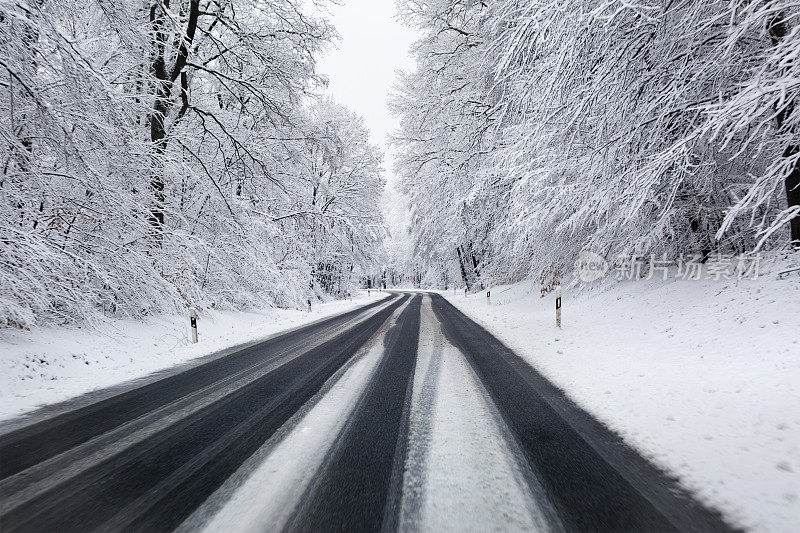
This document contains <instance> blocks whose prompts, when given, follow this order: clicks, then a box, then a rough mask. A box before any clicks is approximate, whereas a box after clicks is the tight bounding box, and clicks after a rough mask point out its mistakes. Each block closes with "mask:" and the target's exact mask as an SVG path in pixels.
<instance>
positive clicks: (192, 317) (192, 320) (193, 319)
mask: <svg viewBox="0 0 800 533" xmlns="http://www.w3.org/2000/svg"><path fill="white" fill-rule="evenodd" d="M189 325H190V326H191V327H192V343H193V344H197V310H196V309H195V308H194V307H190V308H189Z"/></svg>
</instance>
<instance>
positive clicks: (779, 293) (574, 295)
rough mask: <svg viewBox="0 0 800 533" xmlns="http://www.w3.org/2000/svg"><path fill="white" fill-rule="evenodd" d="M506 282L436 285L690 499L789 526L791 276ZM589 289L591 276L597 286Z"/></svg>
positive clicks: (798, 496) (793, 397)
mask: <svg viewBox="0 0 800 533" xmlns="http://www.w3.org/2000/svg"><path fill="white" fill-rule="evenodd" d="M796 263H798V261H797V258H796V257H795V258H789V259H788V260H787V259H783V260H774V261H772V262H769V263H768V264H766V265H762V271H761V277H759V278H758V279H756V280H739V281H738V282H737V281H730V280H729V281H725V280H720V281H713V280H697V281H693V280H675V279H669V280H666V281H664V280H661V279H659V280H640V281H626V282H616V281H613V280H612V281H609V280H606V281H601V282H595V285H594V286H590V287H587V286H586V285H583V288H582V289H581V290H577V288H571V289H570V288H567V289H565V290H564V295H563V328H562V329H560V330H559V329H557V328H556V327H555V311H554V295H553V294H552V293H550V294H548V295H547V296H545V297H544V298H542V297H540V295H539V287H538V285H535V286H534V285H533V284H530V283H518V284H515V285H510V286H499V287H492V288H491V302H487V298H486V294H485V292H484V293H480V294H473V295H470V296H468V297H465V296H464V295H463V293H458V294H454V293H453V292H450V293H447V294H445V295H446V297H447V298H448V299H449V300H450V301H451V302H452V303H453V304H454V305H456V306H457V307H458V308H459V309H460V310H462V311H463V312H465V313H467V314H468V315H469V316H470V317H472V318H473V319H474V320H476V321H477V322H479V323H481V324H482V325H484V326H485V327H487V329H489V330H490V331H491V332H493V333H494V334H495V335H497V336H498V338H500V339H501V340H503V341H504V342H505V343H506V344H507V345H508V346H509V347H510V348H512V349H514V350H515V351H516V352H517V353H518V354H520V355H521V356H523V357H524V358H525V359H526V360H527V361H528V362H530V363H531V364H532V365H533V366H534V367H535V368H536V369H537V370H539V371H540V372H542V373H543V374H544V375H545V376H547V377H548V378H549V379H550V380H551V381H553V382H554V383H555V384H556V385H557V386H559V387H561V388H562V389H563V390H565V391H566V392H567V394H568V395H569V396H570V397H571V398H572V399H573V400H574V401H576V402H577V403H578V404H579V405H581V406H582V407H583V408H585V409H586V410H588V411H589V412H591V413H592V414H594V415H595V416H596V417H598V418H599V419H601V420H602V421H604V422H605V423H606V424H607V425H608V426H609V427H611V428H612V429H614V430H615V431H617V432H618V433H620V434H621V435H622V436H623V437H624V438H625V439H626V441H628V442H629V443H630V444H632V445H633V446H634V447H636V448H637V449H639V450H640V451H642V452H643V453H644V454H645V455H646V456H647V457H649V458H651V460H653V461H654V462H655V463H656V464H658V465H660V466H662V467H664V468H666V469H667V470H669V471H671V472H673V473H674V474H676V475H677V476H678V477H679V478H680V480H681V483H682V484H683V485H684V486H685V487H687V488H688V489H690V490H691V491H692V492H694V493H695V494H697V495H698V496H699V498H700V499H701V500H703V501H705V502H707V503H710V504H712V505H713V506H715V507H717V508H719V509H721V510H722V511H723V512H724V513H725V514H726V515H727V516H728V517H729V518H730V519H732V520H733V521H735V522H737V523H739V524H741V525H743V526H745V527H748V528H752V529H753V530H756V531H786V532H789V531H797V528H798V527H800V274H799V273H793V274H790V275H787V276H784V279H778V276H777V273H778V272H779V271H781V270H783V269H786V268H788V267H789V266H790V265H795V266H796ZM598 284H599V285H598Z"/></svg>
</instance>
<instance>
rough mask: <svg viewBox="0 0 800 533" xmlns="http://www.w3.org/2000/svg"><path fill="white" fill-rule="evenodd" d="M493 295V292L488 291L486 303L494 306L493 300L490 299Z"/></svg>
mask: <svg viewBox="0 0 800 533" xmlns="http://www.w3.org/2000/svg"><path fill="white" fill-rule="evenodd" d="M491 295H492V293H491V291H486V303H487V304H488V305H492V300H491V298H490V296H491Z"/></svg>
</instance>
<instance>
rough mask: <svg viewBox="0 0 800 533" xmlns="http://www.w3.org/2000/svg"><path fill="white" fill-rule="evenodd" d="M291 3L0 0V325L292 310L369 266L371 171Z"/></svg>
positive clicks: (373, 200)
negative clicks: (191, 309)
mask: <svg viewBox="0 0 800 533" xmlns="http://www.w3.org/2000/svg"><path fill="white" fill-rule="evenodd" d="M309 7H315V6H314V2H308V1H303V0H270V1H268V2H264V1H260V0H135V1H111V0H24V1H20V0H0V67H1V68H0V108H1V109H2V110H3V115H4V116H3V117H2V120H0V134H1V135H2V143H3V146H2V149H0V155H1V156H2V176H0V264H1V266H0V320H1V321H2V322H3V323H4V324H5V325H6V326H15V327H27V326H29V325H31V324H34V323H47V322H63V321H72V320H75V319H77V320H90V321H91V320H92V319H96V318H97V317H100V316H102V315H107V316H110V315H116V316H142V315H144V314H149V313H154V312H170V311H175V310H179V309H181V308H184V307H185V306H187V305H190V304H191V305H195V306H198V307H227V308H236V307H239V308H241V307H249V306H262V307H263V306H267V305H280V306H293V305H294V306H299V305H301V303H302V304H304V302H305V300H306V298H308V297H313V295H314V293H317V294H318V295H319V294H320V292H321V291H327V292H331V293H345V292H346V291H347V290H349V289H350V288H351V286H353V285H355V284H357V283H359V281H360V279H361V277H363V276H364V275H365V274H367V273H369V272H372V271H374V270H375V269H376V265H378V264H379V263H380V261H381V254H382V253H383V252H382V250H383V243H382V241H383V238H384V234H385V224H384V222H383V219H382V217H381V214H380V209H379V205H378V203H379V198H380V194H381V191H382V190H383V181H384V178H383V176H382V171H381V164H382V161H381V160H382V154H381V153H380V151H379V149H378V148H377V147H375V146H373V145H371V144H370V143H369V141H368V132H367V130H366V128H365V126H364V124H363V121H362V120H361V118H359V117H358V116H356V115H355V114H353V113H352V112H351V111H348V110H347V109H345V108H343V107H341V106H339V105H337V104H336V103H334V102H332V101H329V100H327V99H325V98H321V97H320V96H319V94H320V92H321V91H320V90H319V89H320V87H322V85H323V80H322V79H321V78H320V76H319V74H318V73H317V72H316V66H315V54H318V53H319V51H320V49H321V48H323V47H324V46H326V44H327V43H328V42H329V41H330V40H331V39H332V38H333V37H334V35H335V30H334V28H332V27H331V26H330V25H329V24H328V23H327V22H326V21H325V20H323V19H322V18H320V17H318V16H317V15H315V13H317V12H318V11H317V10H313V11H310V10H309V9H308V8H309Z"/></svg>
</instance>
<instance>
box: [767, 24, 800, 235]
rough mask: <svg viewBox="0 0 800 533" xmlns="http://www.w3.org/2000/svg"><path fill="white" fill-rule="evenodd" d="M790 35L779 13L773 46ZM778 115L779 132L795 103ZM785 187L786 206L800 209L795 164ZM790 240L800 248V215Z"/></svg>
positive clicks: (792, 147)
mask: <svg viewBox="0 0 800 533" xmlns="http://www.w3.org/2000/svg"><path fill="white" fill-rule="evenodd" d="M788 33H789V28H788V26H787V23H786V17H785V15H784V13H779V14H778V15H776V17H775V19H773V21H772V23H771V24H770V26H769V34H770V37H771V38H772V43H773V44H778V43H779V42H780V41H781V40H782V39H784V38H785V37H786V35H787V34H788ZM777 111H778V113H777V115H776V117H775V121H776V123H777V127H778V132H779V133H780V132H781V130H782V129H783V128H784V126H785V124H786V122H787V119H788V118H789V117H790V116H791V114H792V112H793V111H794V102H792V101H789V102H786V105H785V106H784V107H783V108H782V109H778V110H777ZM798 152H800V146H798V145H796V144H789V145H787V146H786V148H785V149H784V150H783V157H784V158H789V157H793V156H796V155H797V154H798ZM784 185H785V187H786V204H787V207H800V168H798V166H797V164H795V165H794V166H793V167H792V169H791V170H790V171H789V174H788V175H787V176H786V179H785V182H784ZM789 240H790V241H791V242H792V244H794V246H796V247H800V215H795V216H794V218H792V219H791V220H789Z"/></svg>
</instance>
